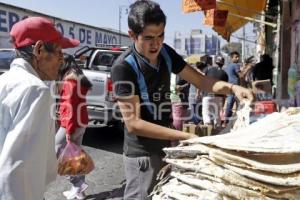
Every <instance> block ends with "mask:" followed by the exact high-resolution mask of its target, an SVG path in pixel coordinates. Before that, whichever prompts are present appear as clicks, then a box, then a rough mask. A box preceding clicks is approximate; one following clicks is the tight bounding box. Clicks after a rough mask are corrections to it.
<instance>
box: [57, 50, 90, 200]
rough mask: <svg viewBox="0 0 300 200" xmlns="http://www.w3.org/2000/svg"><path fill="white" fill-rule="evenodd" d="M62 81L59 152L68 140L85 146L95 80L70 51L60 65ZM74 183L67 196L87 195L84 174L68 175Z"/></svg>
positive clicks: (65, 194) (64, 193) (58, 132)
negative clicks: (89, 96) (88, 100)
mask: <svg viewBox="0 0 300 200" xmlns="http://www.w3.org/2000/svg"><path fill="white" fill-rule="evenodd" d="M59 73H60V74H59V75H60V79H59V80H60V81H61V82H60V84H59V88H58V91H59V94H60V100H59V108H58V110H59V115H60V118H59V122H60V128H59V130H58V131H57V133H56V136H55V150H56V155H57V157H59V154H60V153H61V151H62V150H63V149H64V147H65V145H66V144H67V141H72V142H73V143H75V144H76V145H78V146H81V144H82V139H83V135H84V133H85V129H86V126H87V124H88V113H87V107H86V94H87V92H88V91H89V90H90V89H91V87H92V84H91V82H90V81H89V80H88V79H87V78H86V77H85V76H84V74H83V72H82V70H81V69H80V68H79V67H78V66H77V65H76V62H75V60H74V58H73V57H72V56H71V55H67V56H65V58H64V65H63V66H62V67H61V69H60V72H59ZM68 179H69V180H70V183H71V184H72V187H71V189H70V190H68V191H65V192H63V195H64V196H65V197H66V198H67V199H75V198H76V199H84V198H85V195H84V191H85V190H86V189H87V187H88V185H87V183H86V182H85V176H84V175H77V176H70V177H68Z"/></svg>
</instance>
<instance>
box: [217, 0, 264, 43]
mask: <svg viewBox="0 0 300 200" xmlns="http://www.w3.org/2000/svg"><path fill="white" fill-rule="evenodd" d="M266 2H267V0H217V9H220V10H228V11H229V14H228V17H227V21H226V25H225V27H217V26H215V27H213V29H214V30H215V31H216V32H217V33H219V34H220V35H221V36H222V37H223V38H224V39H226V40H229V39H230V35H231V34H232V33H233V32H235V31H237V30H238V29H239V28H241V27H242V26H244V25H245V24H246V23H248V22H249V21H251V20H252V19H253V20H254V21H255V17H256V16H257V15H259V14H261V12H262V11H263V10H264V9H265V7H266Z"/></svg>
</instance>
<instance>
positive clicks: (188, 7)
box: [182, 0, 216, 13]
mask: <svg viewBox="0 0 300 200" xmlns="http://www.w3.org/2000/svg"><path fill="white" fill-rule="evenodd" d="M215 8H216V0H182V10H183V12H184V13H191V12H197V11H201V10H209V9H215Z"/></svg>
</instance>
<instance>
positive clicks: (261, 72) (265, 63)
mask: <svg viewBox="0 0 300 200" xmlns="http://www.w3.org/2000/svg"><path fill="white" fill-rule="evenodd" d="M273 69H274V65H273V59H272V58H271V57H270V56H269V55H268V54H264V55H262V56H261V57H260V62H259V63H257V64H256V65H255V66H254V68H253V80H254V81H259V80H267V79H269V80H270V81H271V85H273Z"/></svg>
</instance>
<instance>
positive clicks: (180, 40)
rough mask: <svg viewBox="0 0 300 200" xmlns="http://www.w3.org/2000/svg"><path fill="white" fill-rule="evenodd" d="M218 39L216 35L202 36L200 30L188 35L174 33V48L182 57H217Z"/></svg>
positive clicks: (218, 49) (218, 51) (218, 50)
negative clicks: (206, 55)
mask: <svg viewBox="0 0 300 200" xmlns="http://www.w3.org/2000/svg"><path fill="white" fill-rule="evenodd" d="M220 43H221V41H220V39H219V37H218V36H216V35H207V34H204V33H203V32H202V31H201V30H199V29H197V30H192V31H191V32H190V34H189V35H182V34H181V33H179V32H176V33H175V37H174V48H175V50H176V51H177V52H179V53H180V54H182V55H187V56H189V55H193V54H200V55H204V54H208V55H217V54H219V53H220Z"/></svg>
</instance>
